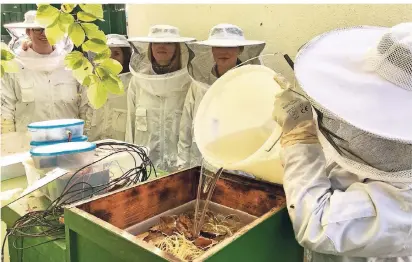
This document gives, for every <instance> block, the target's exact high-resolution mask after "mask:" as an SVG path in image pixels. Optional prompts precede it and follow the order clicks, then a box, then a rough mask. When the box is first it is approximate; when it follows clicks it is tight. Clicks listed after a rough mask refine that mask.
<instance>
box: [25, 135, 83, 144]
mask: <svg viewBox="0 0 412 262" xmlns="http://www.w3.org/2000/svg"><path fill="white" fill-rule="evenodd" d="M85 141H87V136H80V137H73V138H72V141H70V142H85ZM66 142H68V141H67V139H64V140H55V141H41V142H38V141H31V142H30V145H31V146H48V145H53V144H59V143H66Z"/></svg>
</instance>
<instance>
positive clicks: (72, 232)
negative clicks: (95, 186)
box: [64, 168, 303, 262]
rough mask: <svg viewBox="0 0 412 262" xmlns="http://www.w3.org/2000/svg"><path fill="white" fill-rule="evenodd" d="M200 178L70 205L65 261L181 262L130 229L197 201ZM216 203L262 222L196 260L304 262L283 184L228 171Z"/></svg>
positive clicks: (185, 175)
mask: <svg viewBox="0 0 412 262" xmlns="http://www.w3.org/2000/svg"><path fill="white" fill-rule="evenodd" d="M199 174H200V168H192V169H188V170H184V171H180V172H177V173H174V174H171V175H169V176H166V177H162V178H159V179H156V180H153V181H151V182H147V183H144V184H140V185H137V186H133V187H130V188H127V189H122V190H120V191H117V192H113V193H110V194H107V195H104V196H100V197H97V198H94V199H91V200H88V201H85V202H80V203H77V204H75V205H74V206H71V207H67V208H66V209H65V212H64V220H65V224H66V243H67V245H68V246H67V249H66V250H67V259H66V260H67V261H76V262H91V261H99V262H114V261H116V262H132V261H133V262H134V261H143V262H150V261H181V260H179V259H177V258H176V257H174V256H172V255H170V254H168V253H166V252H163V251H161V250H160V249H158V248H157V247H155V246H154V245H152V244H149V243H146V242H144V241H142V240H140V239H138V238H137V237H136V236H135V235H133V234H131V233H128V232H127V231H126V229H127V228H130V227H131V226H133V225H136V224H139V223H141V222H143V221H146V220H148V219H150V218H152V217H155V216H156V215H159V214H162V213H164V212H166V211H168V210H171V209H174V208H177V207H180V206H182V205H184V204H187V203H188V202H191V201H193V200H195V199H196V193H197V185H198V183H199ZM212 202H214V203H217V204H220V205H223V206H225V207H229V208H231V209H235V210H240V211H243V212H246V213H248V214H250V215H253V216H256V217H257V219H255V220H254V221H253V222H251V223H250V224H248V225H246V226H244V227H243V228H241V229H240V230H239V231H238V232H237V233H235V234H234V235H233V236H231V237H229V238H227V239H225V240H223V241H222V242H221V243H219V244H217V245H216V246H214V247H212V248H210V249H209V250H208V251H206V252H205V253H204V254H203V255H201V256H200V257H198V258H197V259H195V260H194V261H211V262H213V261H218V262H227V261H239V262H240V261H248V262H249V261H253V262H259V261H262V262H266V261H275V262H276V261H279V262H301V261H303V250H302V248H301V247H300V246H299V245H298V243H297V242H296V240H295V237H294V234H293V229H292V226H291V223H290V220H289V217H288V214H287V210H286V201H285V195H284V192H283V189H282V187H281V186H279V185H274V184H269V183H265V182H261V181H257V180H254V179H250V178H246V177H240V176H236V175H231V174H225V173H224V174H222V176H221V178H220V179H219V180H218V181H217V184H216V188H215V192H214V194H213V197H212Z"/></svg>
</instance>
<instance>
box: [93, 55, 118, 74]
mask: <svg viewBox="0 0 412 262" xmlns="http://www.w3.org/2000/svg"><path fill="white" fill-rule="evenodd" d="M99 67H103V68H104V69H106V70H107V71H109V72H110V73H111V74H113V75H115V76H117V75H118V74H120V72H122V70H123V66H122V64H120V63H119V62H118V61H117V60H114V59H112V58H108V59H105V60H103V61H102V62H101V63H100V64H99Z"/></svg>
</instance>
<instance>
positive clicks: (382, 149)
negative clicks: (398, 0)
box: [295, 23, 412, 183]
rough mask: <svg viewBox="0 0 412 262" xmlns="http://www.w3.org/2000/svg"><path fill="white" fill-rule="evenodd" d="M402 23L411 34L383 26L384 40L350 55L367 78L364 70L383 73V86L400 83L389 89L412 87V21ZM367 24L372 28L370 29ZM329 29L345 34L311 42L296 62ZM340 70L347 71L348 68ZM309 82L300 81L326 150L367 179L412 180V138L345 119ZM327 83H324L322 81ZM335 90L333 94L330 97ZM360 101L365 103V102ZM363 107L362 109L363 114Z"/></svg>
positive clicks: (384, 101) (298, 76)
mask: <svg viewBox="0 0 412 262" xmlns="http://www.w3.org/2000/svg"><path fill="white" fill-rule="evenodd" d="M399 26H401V27H404V28H405V27H406V28H407V30H409V33H407V30H404V31H402V30H399V28H396V27H394V28H391V29H389V30H386V31H385V30H383V31H384V33H382V34H381V36H380V38H379V41H378V42H375V45H374V46H372V47H369V49H368V50H365V53H364V56H363V57H356V58H355V57H351V58H348V60H350V59H352V60H356V61H362V63H363V66H362V69H363V70H364V71H363V72H359V74H360V75H359V77H362V74H364V75H366V76H367V74H376V75H378V76H379V77H380V78H379V77H378V78H377V79H380V80H379V81H380V82H377V83H378V85H379V84H380V85H389V84H390V85H392V84H394V85H395V86H394V87H393V88H392V87H391V88H392V89H391V90H389V91H388V92H391V91H393V89H397V88H400V89H404V90H407V91H412V33H411V32H412V27H411V26H412V24H411V23H409V24H408V25H407V26H405V25H402V24H401V25H398V27H399ZM357 29H359V28H357ZM365 29H366V30H367V29H368V28H365ZM341 30H351V29H341ZM402 32H406V33H402ZM329 34H335V35H339V34H340V32H339V30H335V31H332V32H329V33H326V34H324V35H321V36H319V37H317V38H315V39H314V40H312V41H310V42H309V43H307V44H306V45H305V46H304V47H302V49H301V51H300V52H299V54H298V58H297V59H296V63H295V65H296V64H298V63H299V56H300V55H302V54H304V53H305V52H306V51H307V50H310V49H311V48H314V46H316V42H317V41H319V40H322V38H325V37H328V35H329ZM341 61H343V59H342V60H341ZM342 64H343V62H342ZM300 70H302V71H301V72H303V70H304V69H303V68H300ZM365 71H366V72H365ZM326 72H327V69H325V72H324V74H325V78H332V77H333V76H330V75H328V74H327V73H326ZM340 73H342V74H344V72H340ZM301 74H302V73H300V74H299V72H297V80H298V81H299V80H301V79H302V77H301ZM340 77H342V76H340ZM337 79H342V78H337ZM337 81H338V80H337ZM306 82H307V81H306ZM306 82H305V81H299V84H300V86H301V87H302V89H303V90H305V92H306V94H305V95H306V97H307V98H308V99H309V100H310V101H311V103H312V105H313V107H314V109H315V116H316V121H317V124H318V135H319V141H320V143H321V145H322V147H323V148H324V152H325V155H326V156H327V157H328V158H329V159H332V160H333V161H335V162H336V163H337V164H339V165H340V166H342V167H343V168H345V169H346V170H348V171H350V172H352V173H354V174H356V175H358V176H359V177H362V178H364V179H373V180H381V181H387V182H406V183H410V182H412V143H409V142H406V141H402V140H399V139H396V138H393V139H391V138H390V137H383V136H380V135H377V134H374V133H372V132H368V131H365V130H363V129H362V128H358V127H355V126H354V125H352V124H351V123H350V122H351V120H350V119H345V118H344V117H342V115H340V114H338V113H336V111H335V112H332V111H331V110H329V109H328V108H326V106H324V104H323V103H320V102H319V100H318V99H317V98H314V97H313V96H311V94H313V91H311V90H310V88H309V89H308V85H307V83H306ZM325 83H326V82H325ZM329 83H330V82H329ZM347 83H348V82H347ZM388 83H389V84H388ZM321 84H322V82H320V85H321ZM323 84H324V83H323ZM340 84H342V83H340ZM353 84H354V85H356V82H355V81H354V83H353ZM312 85H313V83H312ZM313 87H314V86H313ZM342 88H343V87H342ZM358 88H359V92H364V89H362V88H363V86H362V85H359V86H358ZM371 89H372V88H371ZM372 90H373V89H372ZM395 91H396V90H395ZM323 92H328V90H327V89H325V90H323ZM329 92H331V91H329ZM371 92H372V91H371ZM333 95H334V94H330V96H333ZM385 95H386V94H385ZM385 95H383V96H385ZM383 96H382V97H383ZM350 97H351V96H350V95H348V97H345V99H350ZM411 97H412V96H411ZM342 99H343V98H342ZM350 102H351V101H348V103H347V104H348V107H349V106H351V104H350ZM389 102H393V103H396V101H391V99H390V98H387V95H386V96H385V98H382V99H381V100H375V101H372V102H370V103H375V104H376V103H389ZM368 105H369V104H368V103H366V101H365V105H364V106H365V107H367V106H368ZM355 106H356V105H355ZM359 106H360V107H361V106H362V105H359ZM359 110H362V109H359ZM364 111H365V112H367V113H369V114H375V115H376V114H379V112H377V111H376V112H375V111H371V110H370V111H368V110H367V109H365V110H364ZM359 112H360V114H362V113H363V112H361V111H359ZM404 121H405V124H407V123H408V122H407V121H408V120H407V119H404Z"/></svg>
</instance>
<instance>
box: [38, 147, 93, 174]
mask: <svg viewBox="0 0 412 262" xmlns="http://www.w3.org/2000/svg"><path fill="white" fill-rule="evenodd" d="M95 150H96V144H94V143H90V142H67V143H60V144H53V145H48V146H39V147H36V148H33V149H32V150H30V154H31V157H32V159H33V161H34V166H35V167H36V168H52V167H60V168H73V167H82V166H85V165H88V164H91V163H92V162H93V159H94V157H93V156H94V154H95Z"/></svg>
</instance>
